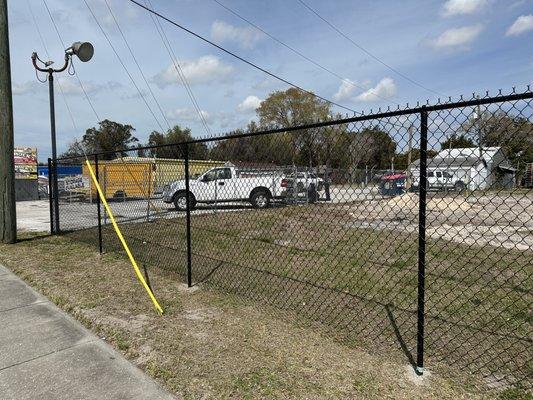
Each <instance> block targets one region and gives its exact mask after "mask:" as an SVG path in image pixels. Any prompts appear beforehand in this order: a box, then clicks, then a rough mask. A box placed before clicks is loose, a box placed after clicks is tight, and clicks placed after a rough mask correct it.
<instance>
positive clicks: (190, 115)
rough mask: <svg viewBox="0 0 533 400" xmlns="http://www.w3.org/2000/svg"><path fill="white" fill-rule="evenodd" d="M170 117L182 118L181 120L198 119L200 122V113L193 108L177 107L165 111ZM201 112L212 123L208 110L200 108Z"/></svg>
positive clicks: (173, 118)
mask: <svg viewBox="0 0 533 400" xmlns="http://www.w3.org/2000/svg"><path fill="white" fill-rule="evenodd" d="M165 114H166V116H167V118H168V119H172V120H181V121H196V122H199V121H200V120H201V119H200V115H199V114H198V112H197V111H196V110H193V109H192V108H177V109H175V110H172V111H168V112H166V113H165ZM200 114H202V117H203V118H204V119H205V120H206V121H207V122H208V123H211V122H210V120H211V116H210V115H209V113H208V112H207V111H204V110H200Z"/></svg>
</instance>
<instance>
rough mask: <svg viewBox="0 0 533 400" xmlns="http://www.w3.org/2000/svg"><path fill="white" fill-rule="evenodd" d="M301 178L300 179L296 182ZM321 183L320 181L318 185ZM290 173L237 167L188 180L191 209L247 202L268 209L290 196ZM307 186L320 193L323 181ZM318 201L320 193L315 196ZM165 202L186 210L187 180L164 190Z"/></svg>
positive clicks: (315, 179) (309, 182) (218, 168)
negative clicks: (210, 204)
mask: <svg viewBox="0 0 533 400" xmlns="http://www.w3.org/2000/svg"><path fill="white" fill-rule="evenodd" d="M300 180H301V178H300V177H299V176H298V178H297V181H300ZM319 181H320V182H319ZM290 182H291V178H290V174H289V175H287V174H285V173H283V171H281V170H279V171H272V170H240V169H237V168H235V167H217V168H213V169H210V170H209V171H207V172H205V173H203V174H202V175H200V176H199V177H198V178H197V179H191V180H190V181H189V193H190V198H189V201H190V207H191V209H194V207H195V206H196V204H197V203H222V202H247V203H251V204H252V206H253V207H255V208H266V207H268V206H269V204H270V203H271V201H272V200H273V199H284V198H286V197H287V196H288V186H290ZM306 185H307V186H308V187H309V188H310V190H311V189H312V190H313V193H315V192H317V188H319V189H320V190H322V188H323V186H324V185H323V181H322V180H321V179H320V178H316V177H315V178H314V180H313V181H311V180H309V179H306ZM315 198H318V193H317V195H316V196H315ZM163 201H164V202H165V203H168V204H172V203H173V204H174V205H175V207H176V208H177V209H178V210H181V211H184V210H186V209H187V191H186V189H185V180H184V179H182V180H178V181H174V182H172V183H171V184H169V185H167V186H165V188H164V189H163Z"/></svg>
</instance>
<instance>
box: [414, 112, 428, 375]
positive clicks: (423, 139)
mask: <svg viewBox="0 0 533 400" xmlns="http://www.w3.org/2000/svg"><path fill="white" fill-rule="evenodd" d="M427 149H428V112H427V110H426V109H425V107H422V111H421V113H420V179H419V186H418V187H419V208H418V305H417V335H416V372H417V374H420V375H422V374H423V373H424V319H425V310H424V307H425V290H426V287H425V286H426V285H425V284H426V282H425V279H426V201H427Z"/></svg>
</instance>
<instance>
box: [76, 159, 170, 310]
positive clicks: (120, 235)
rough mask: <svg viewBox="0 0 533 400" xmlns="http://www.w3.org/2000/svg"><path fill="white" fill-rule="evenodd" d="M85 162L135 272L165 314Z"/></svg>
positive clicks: (87, 162)
mask: <svg viewBox="0 0 533 400" xmlns="http://www.w3.org/2000/svg"><path fill="white" fill-rule="evenodd" d="M85 163H86V164H87V167H88V168H89V173H90V174H91V178H92V179H93V182H94V186H96V190H97V191H98V195H99V196H100V199H101V200H102V203H104V207H105V209H106V211H107V214H108V215H109V218H110V219H111V222H112V223H113V228H115V232H116V233H117V236H118V238H119V239H120V242H121V243H122V246H123V247H124V250H126V254H127V255H128V257H129V259H130V261H131V265H132V266H133V269H134V270H135V274H136V275H137V278H138V279H139V281H140V282H141V284H142V285H143V286H144V288H145V289H146V292H148V295H149V296H150V299H152V302H153V303H154V306H155V308H156V309H157V311H159V313H160V314H163V309H162V308H161V306H160V305H159V303H158V302H157V299H156V298H155V296H154V294H153V293H152V290H150V287H149V286H148V284H147V283H146V281H145V280H144V277H143V276H142V274H141V271H140V270H139V267H138V266H137V262H136V261H135V258H133V254H131V251H130V248H129V247H128V244H127V243H126V240H124V237H123V236H122V233H121V232H120V229H119V228H118V225H117V222H116V221H115V217H114V216H113V212H112V211H111V208H110V207H109V204H107V201H106V199H105V196H104V193H103V192H102V189H101V188H100V185H99V183H98V180H97V179H96V175H95V174H94V171H93V168H92V167H91V163H90V162H89V160H85Z"/></svg>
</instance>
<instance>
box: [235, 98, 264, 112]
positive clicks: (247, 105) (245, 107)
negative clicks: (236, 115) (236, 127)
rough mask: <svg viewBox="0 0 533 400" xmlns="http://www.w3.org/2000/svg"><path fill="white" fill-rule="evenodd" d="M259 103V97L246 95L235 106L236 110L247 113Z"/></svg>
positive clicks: (253, 109)
mask: <svg viewBox="0 0 533 400" xmlns="http://www.w3.org/2000/svg"><path fill="white" fill-rule="evenodd" d="M260 105H261V99H260V98H259V97H257V96H248V97H246V98H245V99H244V100H243V101H242V103H240V104H239V105H238V106H237V111H240V112H243V113H248V112H253V111H255V110H256V108H258V107H259V106H260Z"/></svg>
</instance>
